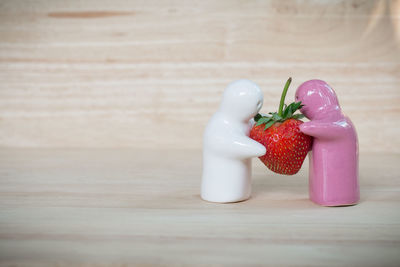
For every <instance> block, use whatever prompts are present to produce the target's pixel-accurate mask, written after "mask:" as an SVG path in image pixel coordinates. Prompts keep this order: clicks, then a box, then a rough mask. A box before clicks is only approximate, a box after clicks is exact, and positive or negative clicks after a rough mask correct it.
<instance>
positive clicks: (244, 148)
mask: <svg viewBox="0 0 400 267" xmlns="http://www.w3.org/2000/svg"><path fill="white" fill-rule="evenodd" d="M232 148H233V150H234V151H233V153H232V154H233V155H235V156H237V157H241V158H252V157H261V156H264V155H265V153H266V152H267V151H266V148H265V146H263V145H262V144H260V143H258V142H257V141H254V140H253V139H251V138H249V137H247V136H244V137H241V138H237V139H235V141H234V143H233V147H232Z"/></svg>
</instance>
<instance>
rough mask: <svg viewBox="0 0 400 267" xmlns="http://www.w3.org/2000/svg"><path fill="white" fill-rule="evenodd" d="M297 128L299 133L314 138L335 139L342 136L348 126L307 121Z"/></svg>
mask: <svg viewBox="0 0 400 267" xmlns="http://www.w3.org/2000/svg"><path fill="white" fill-rule="evenodd" d="M299 128H300V131H301V132H303V133H305V134H307V135H310V136H313V137H316V138H335V137H338V136H343V134H344V133H345V132H346V131H347V130H348V124H347V123H345V125H341V124H337V123H332V122H330V123H328V122H314V121H309V122H305V123H302V124H301V125H300V126H299Z"/></svg>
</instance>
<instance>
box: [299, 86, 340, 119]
mask: <svg viewBox="0 0 400 267" xmlns="http://www.w3.org/2000/svg"><path fill="white" fill-rule="evenodd" d="M297 101H301V103H302V104H303V105H304V107H303V108H301V109H300V111H301V113H303V114H304V115H305V116H306V117H307V118H309V119H311V120H312V119H316V118H318V117H320V116H321V115H323V114H326V113H327V112H340V106H339V101H338V99H337V97H336V94H335V91H333V89H332V88H331V87H330V86H329V85H328V84H327V83H326V82H324V81H321V80H309V81H306V82H304V83H302V84H301V85H300V86H299V88H297V91H296V102H297Z"/></svg>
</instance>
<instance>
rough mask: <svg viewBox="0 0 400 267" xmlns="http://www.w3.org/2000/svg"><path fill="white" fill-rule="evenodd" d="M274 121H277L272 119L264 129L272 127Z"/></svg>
mask: <svg viewBox="0 0 400 267" xmlns="http://www.w3.org/2000/svg"><path fill="white" fill-rule="evenodd" d="M274 123H275V121H273V120H272V121H270V122H268V123H267V124H265V128H264V131H265V130H267V129H268V128H269V127H271V126H272V124H274Z"/></svg>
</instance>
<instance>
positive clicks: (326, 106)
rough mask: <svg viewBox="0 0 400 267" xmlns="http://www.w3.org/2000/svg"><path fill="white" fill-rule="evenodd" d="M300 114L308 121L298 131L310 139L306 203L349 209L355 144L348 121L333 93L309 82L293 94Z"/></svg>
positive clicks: (354, 198)
mask: <svg viewBox="0 0 400 267" xmlns="http://www.w3.org/2000/svg"><path fill="white" fill-rule="evenodd" d="M296 101H301V102H302V103H303V104H304V105H305V106H304V107H303V108H302V109H301V112H302V113H303V114H304V115H305V116H306V117H307V118H308V119H310V122H305V123H303V124H302V125H300V130H301V131H302V132H303V133H305V134H308V135H310V136H313V137H314V141H313V146H312V152H311V153H310V155H309V158H310V170H309V190H310V191H309V193H310V199H311V200H312V201H313V202H315V203H318V204H320V205H323V206H343V205H353V204H356V203H357V202H358V201H359V198H360V193H359V183H358V141H357V133H356V130H355V128H354V125H353V123H352V122H351V120H350V119H349V118H348V117H347V116H346V115H344V114H343V113H342V111H341V108H340V106H339V102H338V99H337V97H336V94H335V92H334V91H333V89H332V88H331V87H330V86H329V85H328V84H327V83H326V82H324V81H321V80H310V81H307V82H305V83H303V84H302V85H300V86H299V88H298V89H297V91H296Z"/></svg>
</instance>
